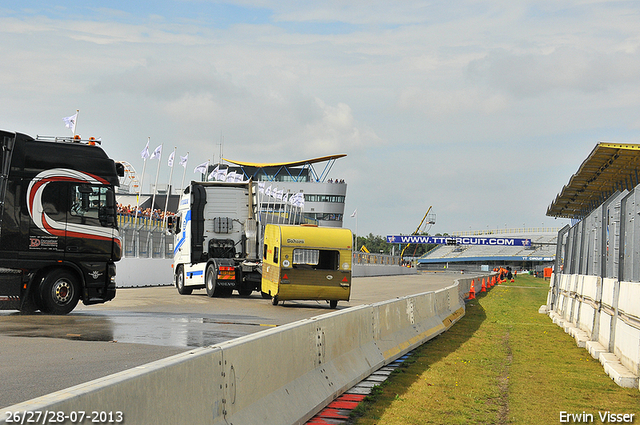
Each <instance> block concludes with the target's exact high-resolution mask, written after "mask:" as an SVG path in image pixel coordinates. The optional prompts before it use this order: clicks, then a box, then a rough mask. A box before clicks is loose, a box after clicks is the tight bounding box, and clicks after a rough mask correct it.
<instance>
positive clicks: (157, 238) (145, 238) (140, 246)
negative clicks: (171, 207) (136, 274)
mask: <svg viewBox="0 0 640 425" xmlns="http://www.w3.org/2000/svg"><path fill="white" fill-rule="evenodd" d="M118 226H119V228H120V240H121V242H122V256H123V257H125V258H173V235H171V234H170V233H168V232H167V230H166V228H165V224H164V223H163V222H162V220H153V219H150V218H145V217H138V219H137V221H135V220H134V217H132V216H127V215H119V216H118Z"/></svg>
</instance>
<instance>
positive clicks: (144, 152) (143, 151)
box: [140, 141, 149, 159]
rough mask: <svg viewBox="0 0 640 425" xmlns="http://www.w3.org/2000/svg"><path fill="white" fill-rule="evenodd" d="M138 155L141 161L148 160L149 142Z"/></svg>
mask: <svg viewBox="0 0 640 425" xmlns="http://www.w3.org/2000/svg"><path fill="white" fill-rule="evenodd" d="M140 155H142V159H149V142H148V141H147V145H146V146H145V147H144V149H142V152H140Z"/></svg>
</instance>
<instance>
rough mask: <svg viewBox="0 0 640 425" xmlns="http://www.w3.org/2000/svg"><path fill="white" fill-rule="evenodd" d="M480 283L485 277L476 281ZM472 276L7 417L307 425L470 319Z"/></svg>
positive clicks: (156, 367) (146, 369)
mask: <svg viewBox="0 0 640 425" xmlns="http://www.w3.org/2000/svg"><path fill="white" fill-rule="evenodd" d="M476 279H478V278H477V277H476ZM471 280H472V278H471V277H468V278H464V279H460V280H457V281H455V282H454V284H453V285H451V286H449V287H447V288H444V289H441V290H439V291H435V292H425V293H422V294H418V295H413V296H409V297H403V298H399V299H394V300H390V301H385V302H381V303H376V304H369V305H361V306H357V307H353V308H349V309H345V310H341V311H336V312H334V313H329V314H325V315H322V316H318V317H314V318H311V319H305V320H301V321H299V322H295V323H291V324H288V325H284V326H281V327H278V328H272V329H269V330H265V331H262V332H258V333H255V334H251V335H247V336H245V337H241V338H238V339H235V340H232V341H229V342H226V343H223V344H219V345H215V346H210V347H204V348H199V349H195V350H191V351H189V352H187V353H183V354H179V355H176V356H173V357H169V358H167V359H163V360H159V361H156V362H153V363H149V364H147V365H143V366H139V367H136V368H134V369H131V370H128V371H124V372H121V373H116V374H114V375H111V376H108V377H106V378H102V379H98V380H95V381H91V382H88V383H85V384H81V385H77V386H75V387H72V388H68V389H66V390H62V391H58V392H55V393H52V394H49V395H46V396H43V397H39V398H36V399H33V400H30V401H27V402H24V403H20V404H16V405H14V406H9V407H6V408H4V409H2V410H1V411H0V423H6V421H7V412H16V411H20V412H24V411H41V412H44V411H49V412H62V414H64V415H70V414H71V412H76V413H77V412H78V411H89V410H90V411H95V412H114V414H115V412H116V411H119V412H122V415H123V417H124V421H125V423H127V424H130V425H132V424H149V423H156V424H175V423H198V424H204V423H208V424H214V425H218V424H219V425H223V424H225V425H228V424H259V423H268V424H275V425H278V424H283V425H284V424H300V423H304V422H305V421H306V420H308V419H310V418H311V417H313V415H315V414H316V413H317V412H318V411H320V410H321V409H322V408H323V407H324V406H326V405H327V404H328V403H329V402H330V401H332V400H333V399H334V398H335V397H337V396H338V395H340V394H341V393H343V392H344V391H346V390H347V389H349V388H351V387H352V386H353V385H355V384H356V383H357V382H359V381H360V380H362V379H363V378H365V377H366V376H368V375H369V374H371V373H372V372H373V371H375V370H377V369H378V368H379V367H381V366H383V365H385V364H388V363H390V362H392V361H393V360H395V359H397V358H398V357H400V356H402V355H404V354H405V353H407V352H408V351H410V350H412V349H414V348H415V347H417V346H419V345H420V344H422V343H424V342H425V341H427V340H429V339H431V338H433V337H435V336H437V335H439V334H440V333H442V332H444V331H445V330H447V329H449V328H450V327H451V326H453V324H454V323H455V322H457V321H458V320H459V319H460V318H461V317H462V316H463V315H464V311H465V309H464V299H466V298H467V296H468V295H469V288H470V285H471Z"/></svg>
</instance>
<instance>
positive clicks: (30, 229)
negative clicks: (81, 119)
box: [0, 130, 124, 314]
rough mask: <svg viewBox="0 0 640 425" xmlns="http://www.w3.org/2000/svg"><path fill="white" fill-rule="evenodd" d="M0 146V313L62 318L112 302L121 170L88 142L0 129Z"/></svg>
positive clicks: (97, 147) (118, 242)
mask: <svg viewBox="0 0 640 425" xmlns="http://www.w3.org/2000/svg"><path fill="white" fill-rule="evenodd" d="M98 143H99V142H98ZM0 148H1V149H2V163H1V164H0V168H1V170H0V308H2V309H20V310H27V311H29V310H30V311H33V310H36V309H37V310H41V311H42V312H45V313H51V314H66V313H69V312H70V311H71V310H73V309H74V308H75V306H76V304H77V303H78V301H79V300H82V302H83V303H84V304H95V303H103V302H106V301H109V300H111V299H113V297H115V291H116V285H115V262H116V261H118V260H119V259H120V257H121V255H122V254H121V253H122V248H121V243H120V240H119V234H118V225H117V220H116V203H115V187H117V186H118V176H119V175H123V174H124V169H123V167H122V166H121V165H120V164H116V163H115V162H114V161H113V160H112V159H110V158H109V157H108V156H107V154H106V153H105V152H104V151H103V150H102V148H101V147H100V146H98V145H97V144H96V141H94V140H89V141H87V140H81V139H78V138H52V137H38V138H36V139H34V138H32V137H30V136H28V135H26V134H22V133H15V132H8V131H2V130H0Z"/></svg>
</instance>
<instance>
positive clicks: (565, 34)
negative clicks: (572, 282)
mask: <svg viewBox="0 0 640 425" xmlns="http://www.w3.org/2000/svg"><path fill="white" fill-rule="evenodd" d="M63 3H64V2H63ZM207 5H209V3H200V2H197V1H195V2H190V1H184V2H181V3H180V8H182V9H184V10H187V11H189V12H191V15H189V16H195V15H197V13H196V12H197V11H198V10H199V9H198V8H200V7H204V6H207ZM62 6H64V4H62ZM233 6H234V7H239V6H246V7H251V8H256V9H257V8H262V9H264V11H261V15H260V16H261V18H263V19H261V20H260V22H259V23H254V22H252V21H251V20H250V19H246V20H243V19H242V16H239V17H238V16H233V17H232V18H233V19H230V22H231V23H230V24H229V25H216V22H217V21H216V19H215V18H216V17H215V16H205V17H203V18H202V19H195V18H189V17H188V16H186V15H184V16H183V15H181V14H180V13H177V14H171V13H168V12H167V11H166V10H163V9H161V8H160V7H157V8H156V7H154V6H148V7H145V9H144V10H142V9H141V10H135V8H134V6H131V7H129V8H125V5H123V6H122V9H123V10H117V9H116V8H115V7H113V8H111V9H109V10H97V11H96V10H94V9H92V13H94V15H91V16H84V15H83V14H82V12H79V11H75V12H74V13H75V15H74V16H73V18H65V17H64V16H65V15H64V14H63V12H64V13H66V11H62V10H59V11H58V12H59V13H58V14H47V13H46V11H32V12H28V13H26V12H21V11H19V10H13V11H6V10H4V11H1V10H0V54H1V55H2V57H3V58H10V60H5V62H3V66H1V67H0V81H2V82H3V83H4V85H3V102H2V103H0V117H2V119H1V120H0V127H2V128H7V129H14V130H18V131H26V132H29V133H32V134H56V133H57V134H62V133H63V132H64V131H65V129H64V127H63V125H62V123H61V118H62V117H63V116H68V115H70V114H71V113H73V111H75V109H77V108H79V109H80V110H81V112H80V118H79V128H80V129H81V131H83V132H87V131H91V132H94V131H95V132H96V133H101V134H96V133H94V135H96V136H102V137H103V140H104V141H105V147H106V149H107V151H108V152H109V154H110V155H112V156H114V157H117V158H118V159H125V160H129V161H131V162H132V163H133V165H134V166H136V165H137V164H135V161H136V160H137V158H139V151H140V150H141V149H142V147H143V146H144V143H145V142H146V139H147V137H148V136H151V137H152V139H154V140H156V141H162V142H166V143H169V144H172V145H177V146H178V148H179V149H178V150H179V152H183V153H184V152H186V151H187V150H189V151H190V158H193V161H194V162H195V161H196V159H195V158H199V159H202V160H206V159H207V158H211V157H212V156H213V155H217V152H218V149H219V148H218V146H217V144H218V143H220V141H221V139H222V138H224V145H225V146H224V151H225V156H228V157H230V158H233V159H237V160H246V161H257V162H263V161H272V160H295V159H306V158H309V157H312V156H317V155H325V154H330V153H343V152H344V153H347V154H348V156H347V158H344V159H341V160H339V161H338V162H337V163H336V165H335V166H334V171H335V172H336V173H337V174H339V177H340V178H345V179H347V180H348V183H349V194H348V198H347V210H350V211H353V209H354V208H355V207H356V206H358V207H359V209H358V211H359V214H360V215H359V217H360V218H359V220H360V223H359V225H360V230H361V231H363V232H366V233H369V232H373V233H376V234H384V233H386V232H387V229H388V228H389V227H393V225H392V223H397V225H398V227H397V228H394V229H395V230H398V231H407V230H409V231H410V230H413V229H412V227H414V224H413V221H416V223H415V224H417V221H419V220H420V218H421V217H422V215H423V214H424V212H425V211H426V208H428V206H429V205H433V206H434V212H437V213H439V223H438V226H443V227H440V228H439V230H437V231H454V230H465V229H467V228H468V226H470V225H471V226H474V227H480V228H484V226H486V225H488V224H490V225H492V226H494V225H496V224H500V225H504V223H503V221H506V222H508V224H509V225H510V226H511V225H519V224H521V222H522V221H525V222H531V223H536V224H537V223H538V222H542V221H544V220H549V219H547V218H545V217H544V213H545V212H546V206H547V205H548V203H549V202H550V201H551V200H552V199H553V197H555V194H556V193H558V191H559V190H560V189H561V188H562V185H563V184H565V183H566V182H567V179H568V176H570V174H571V173H572V172H574V171H575V169H576V167H577V166H578V165H579V163H580V162H581V161H582V159H583V156H584V155H587V154H588V152H589V151H590V150H591V148H592V147H593V145H595V143H596V142H597V141H598V140H599V139H609V140H616V139H623V140H624V141H634V140H635V141H640V120H639V119H638V118H637V117H638V116H640V105H639V103H640V101H639V99H638V98H637V95H636V93H638V91H639V89H640V87H639V86H640V81H639V78H640V77H638V76H639V75H640V72H639V71H640V58H639V57H638V51H639V49H638V46H639V45H640V36H638V32H637V28H638V26H639V25H640V17H639V15H638V12H637V11H636V10H634V9H635V8H634V5H633V4H631V3H624V2H623V3H619V2H593V1H569V0H561V1H530V2H511V1H480V0H478V1H474V0H467V1H464V2H462V3H457V4H456V5H454V4H453V3H451V2H445V1H437V2H429V3H425V2H421V1H402V2H396V3H394V4H393V5H391V4H390V3H389V2H382V1H376V2H373V3H372V2H363V1H358V2H350V3H347V4H345V3H344V2H335V1H331V2H329V3H326V2H325V3H323V4H322V5H320V6H319V5H318V3H317V2H294V1H285V2H271V1H266V0H255V1H253V0H252V1H244V2H236V3H234V5H233ZM127 7H128V6H127ZM220 10H223V9H220ZM171 12H173V10H172V11H171ZM234 13H238V14H241V13H242V10H239V11H238V10H236V12H234ZM174 15H175V16H174ZM575 151H578V152H580V153H579V154H572V152H575ZM502 155H506V157H507V158H508V161H507V162H494V160H495V158H500V157H501V156H502ZM572 155H574V156H572ZM556 157H561V158H563V161H559V162H550V161H549V158H556ZM571 164H574V165H571ZM140 165H141V164H140ZM567 168H568V169H569V171H566V172H564V171H565V169H567ZM563 173H564V174H563ZM167 174H168V172H167ZM382 175H384V176H385V178H384V179H383V178H382V177H381V176H382ZM540 176H544V178H541V177H540ZM161 178H162V174H161ZM165 178H168V175H167V176H165ZM496 192H499V193H508V194H516V195H519V194H521V193H523V192H524V193H535V194H536V196H535V199H534V200H531V201H530V200H529V199H531V198H529V197H527V196H523V199H524V200H525V201H521V202H520V203H521V204H522V205H520V206H519V208H518V209H517V210H516V212H515V213H510V212H509V211H508V210H504V211H502V210H501V211H500V213H499V214H500V216H499V217H496V212H494V211H492V210H491V209H490V208H483V207H480V206H478V207H477V208H476V207H474V208H469V207H468V206H467V204H473V205H478V204H481V203H482V201H484V200H490V199H492V197H493V196H494V195H495V193H496ZM427 204H429V205H427ZM360 205H362V206H363V207H362V208H361V207H360ZM360 211H362V213H360ZM365 211H368V213H366V214H365ZM516 216H517V217H516ZM414 217H415V218H414ZM407 221H408V222H410V223H411V224H410V225H409V226H408V228H407V227H402V226H407V224H406V223H407ZM494 221H496V222H499V223H494ZM549 221H550V223H553V220H549Z"/></svg>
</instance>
